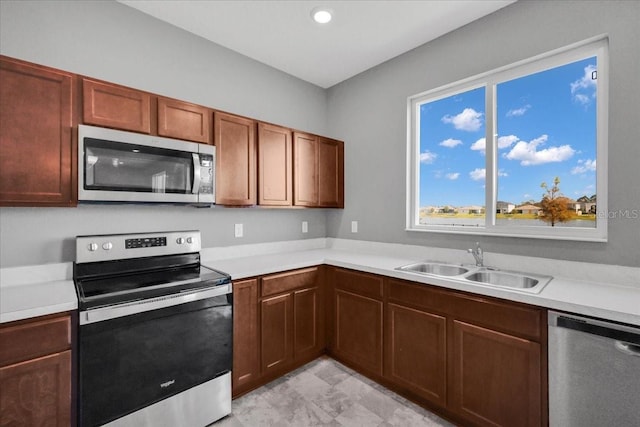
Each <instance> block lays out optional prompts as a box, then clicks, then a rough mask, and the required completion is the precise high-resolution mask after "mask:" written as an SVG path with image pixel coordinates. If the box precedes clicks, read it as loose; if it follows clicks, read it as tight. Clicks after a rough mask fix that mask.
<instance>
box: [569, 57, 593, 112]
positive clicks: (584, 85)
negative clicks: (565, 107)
mask: <svg viewBox="0 0 640 427" xmlns="http://www.w3.org/2000/svg"><path fill="white" fill-rule="evenodd" d="M594 71H597V68H596V66H595V65H587V66H586V67H584V74H583V75H582V77H580V78H579V79H578V80H576V81H574V82H573V83H571V84H570V86H571V95H573V99H574V100H575V101H576V102H577V103H579V104H581V105H588V104H589V103H591V100H592V99H593V98H595V97H596V87H597V85H598V80H597V79H593V78H592V75H593V72H594Z"/></svg>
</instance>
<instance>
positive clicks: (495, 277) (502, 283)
mask: <svg viewBox="0 0 640 427" xmlns="http://www.w3.org/2000/svg"><path fill="white" fill-rule="evenodd" d="M396 270H400V271H406V272H410V273H417V274H422V275H425V276H436V277H443V278H449V279H451V280H456V281H458V282H460V281H462V282H466V283H469V284H476V285H483V286H492V287H498V288H509V289H512V290H518V291H522V292H527V293H539V292H540V291H541V290H542V288H544V287H545V286H546V284H547V283H549V282H550V281H551V279H553V277H551V276H542V275H537V274H529V273H520V272H517V271H504V270H497V269H493V268H491V267H476V266H462V265H456V264H446V263H442V262H436V261H423V262H416V263H414V264H409V265H403V266H402V267H397V268H396Z"/></svg>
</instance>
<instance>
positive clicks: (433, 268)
mask: <svg viewBox="0 0 640 427" xmlns="http://www.w3.org/2000/svg"><path fill="white" fill-rule="evenodd" d="M398 270H401V271H412V272H414V273H422V274H433V275H435V276H459V275H460V274H464V273H467V272H468V271H469V269H468V268H465V267H461V266H459V265H451V264H440V263H437V262H418V263H415V264H409V265H405V266H403V267H398Z"/></svg>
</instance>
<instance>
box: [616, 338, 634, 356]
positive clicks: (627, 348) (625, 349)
mask: <svg viewBox="0 0 640 427" xmlns="http://www.w3.org/2000/svg"><path fill="white" fill-rule="evenodd" d="M614 347H615V348H616V350H618V351H619V352H621V353H624V354H626V355H629V356H636V357H640V345H636V344H631V343H630V342H624V341H616V342H615V344H614Z"/></svg>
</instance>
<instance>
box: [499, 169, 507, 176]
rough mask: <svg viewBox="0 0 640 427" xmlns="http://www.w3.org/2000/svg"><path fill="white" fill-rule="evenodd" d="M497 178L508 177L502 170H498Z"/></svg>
mask: <svg viewBox="0 0 640 427" xmlns="http://www.w3.org/2000/svg"><path fill="white" fill-rule="evenodd" d="M498 176H509V174H508V173H506V172H505V171H503V170H502V169H499V170H498Z"/></svg>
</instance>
